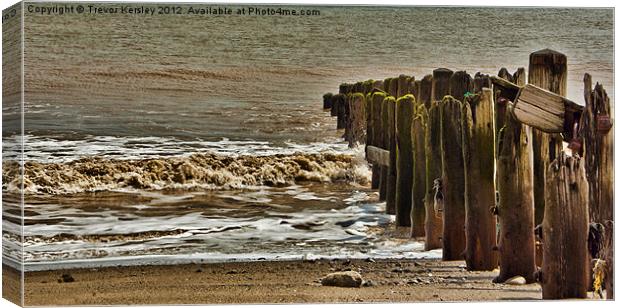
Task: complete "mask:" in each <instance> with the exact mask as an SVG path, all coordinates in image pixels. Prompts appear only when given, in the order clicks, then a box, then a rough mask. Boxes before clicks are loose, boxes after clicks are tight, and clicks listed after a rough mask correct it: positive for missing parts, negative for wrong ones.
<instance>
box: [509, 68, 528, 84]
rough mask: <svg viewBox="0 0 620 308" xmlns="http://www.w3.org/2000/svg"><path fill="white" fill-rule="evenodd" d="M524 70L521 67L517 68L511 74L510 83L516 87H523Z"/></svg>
mask: <svg viewBox="0 0 620 308" xmlns="http://www.w3.org/2000/svg"><path fill="white" fill-rule="evenodd" d="M525 77H526V76H525V69H524V68H522V67H519V68H518V69H517V71H516V72H515V73H514V74H512V83H514V84H516V85H518V86H524V85H525Z"/></svg>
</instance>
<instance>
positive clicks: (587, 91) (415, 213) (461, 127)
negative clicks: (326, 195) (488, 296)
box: [323, 49, 613, 299]
mask: <svg viewBox="0 0 620 308" xmlns="http://www.w3.org/2000/svg"><path fill="white" fill-rule="evenodd" d="M529 60H530V64H529V69H528V71H527V72H526V70H525V69H524V68H518V69H517V70H516V71H515V72H514V73H512V74H511V73H510V72H509V70H508V69H506V68H502V69H501V70H500V71H499V72H498V74H497V75H496V76H488V75H485V74H482V73H476V74H474V76H473V77H472V76H471V75H470V74H468V73H467V72H465V71H453V70H450V69H447V68H438V69H435V70H434V71H432V72H431V74H428V75H425V76H423V77H422V78H421V79H416V78H415V77H413V76H410V75H407V74H401V75H399V76H397V77H391V78H385V79H384V80H382V81H374V80H366V81H360V82H357V83H354V84H342V85H340V87H339V92H338V94H335V95H332V94H330V93H328V94H326V95H324V96H323V108H324V109H326V110H330V112H331V115H332V116H334V117H337V125H336V126H337V129H344V130H345V131H344V135H343V137H344V138H345V140H346V141H347V142H348V143H349V146H351V147H354V146H358V145H362V144H365V146H366V158H367V160H368V163H369V164H370V166H371V170H372V174H373V176H372V188H373V189H378V190H379V199H380V200H382V201H383V200H385V201H386V211H387V213H389V214H394V215H396V224H397V225H398V226H408V227H410V228H411V229H410V230H411V232H410V234H411V237H415V238H419V239H423V240H424V242H425V249H427V250H431V249H436V248H442V249H443V259H444V260H465V262H466V265H467V269H468V270H472V271H476V270H493V269H495V268H497V267H498V266H499V269H500V271H499V275H498V277H496V278H495V279H494V281H495V282H498V283H502V282H505V281H507V280H510V279H512V278H514V277H516V276H520V277H523V278H524V280H525V281H526V282H527V283H533V282H537V281H538V282H539V283H540V284H541V286H542V289H543V298H545V299H552V298H584V297H586V295H587V291H588V290H589V289H593V290H594V291H596V292H598V293H596V294H602V293H601V292H600V290H601V289H603V288H605V289H606V298H608V299H610V298H613V129H612V128H613V119H612V114H611V108H610V101H609V98H608V96H607V94H606V92H605V90H604V88H603V86H601V85H599V84H597V85H596V86H595V87H594V88H593V87H592V80H591V77H590V75H588V74H586V75H585V77H584V86H585V87H584V97H585V107H584V106H580V105H578V104H576V103H574V102H572V101H570V100H569V99H567V98H565V96H566V93H567V79H566V78H567V77H566V76H567V63H568V62H567V58H566V56H565V55H563V54H561V53H559V52H557V51H553V50H549V49H544V50H540V51H536V52H533V53H532V54H531V55H530V58H529ZM526 73H527V75H526ZM526 77H527V80H526ZM594 265H596V268H594ZM592 275H594V278H591V277H592Z"/></svg>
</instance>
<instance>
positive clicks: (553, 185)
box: [541, 153, 589, 299]
mask: <svg viewBox="0 0 620 308" xmlns="http://www.w3.org/2000/svg"><path fill="white" fill-rule="evenodd" d="M545 179H546V187H545V215H544V219H543V237H542V241H543V265H542V270H541V272H542V275H541V278H542V279H541V286H542V295H543V299H562V298H586V296H587V293H588V280H589V279H588V274H589V269H588V267H589V261H588V258H587V252H588V182H587V180H586V171H585V168H584V162H582V161H581V160H580V159H579V158H578V157H568V156H566V155H565V154H564V153H561V154H560V157H558V158H556V159H555V160H554V161H553V162H551V163H550V165H549V167H548V169H547V172H546V174H545Z"/></svg>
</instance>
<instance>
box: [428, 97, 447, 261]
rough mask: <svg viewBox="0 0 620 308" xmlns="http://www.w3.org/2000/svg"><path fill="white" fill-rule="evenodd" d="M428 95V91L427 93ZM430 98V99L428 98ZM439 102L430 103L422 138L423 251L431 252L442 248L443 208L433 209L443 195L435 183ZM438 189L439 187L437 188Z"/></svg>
mask: <svg viewBox="0 0 620 308" xmlns="http://www.w3.org/2000/svg"><path fill="white" fill-rule="evenodd" d="M429 93H430V91H429ZM429 98H430V97H429ZM439 104H440V102H433V103H431V107H430V109H429V110H428V122H427V125H426V132H425V138H424V145H425V149H426V151H425V152H426V196H425V197H424V208H425V210H426V211H425V212H426V213H425V218H424V231H425V241H424V249H425V250H431V249H437V248H441V247H442V241H441V239H442V237H443V225H442V224H443V208H442V209H441V212H438V211H437V210H439V209H435V205H436V204H437V203H440V204H443V194H442V193H441V192H440V193H437V192H436V191H435V190H436V188H435V185H434V184H435V183H438V182H441V180H442V178H441V172H442V162H441V107H440V106H439ZM437 189H439V187H437Z"/></svg>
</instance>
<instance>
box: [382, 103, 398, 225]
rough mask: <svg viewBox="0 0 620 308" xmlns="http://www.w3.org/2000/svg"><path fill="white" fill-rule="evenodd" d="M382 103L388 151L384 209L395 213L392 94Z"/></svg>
mask: <svg viewBox="0 0 620 308" xmlns="http://www.w3.org/2000/svg"><path fill="white" fill-rule="evenodd" d="M383 104H385V105H386V111H387V113H386V114H387V119H386V120H387V121H386V123H387V125H386V134H385V136H386V145H387V150H389V151H390V165H389V166H388V168H387V169H388V170H387V181H386V191H385V195H386V199H385V201H386V206H385V210H386V213H388V214H396V175H397V167H396V99H395V98H394V96H388V97H386V98H385V100H384V102H383Z"/></svg>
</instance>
